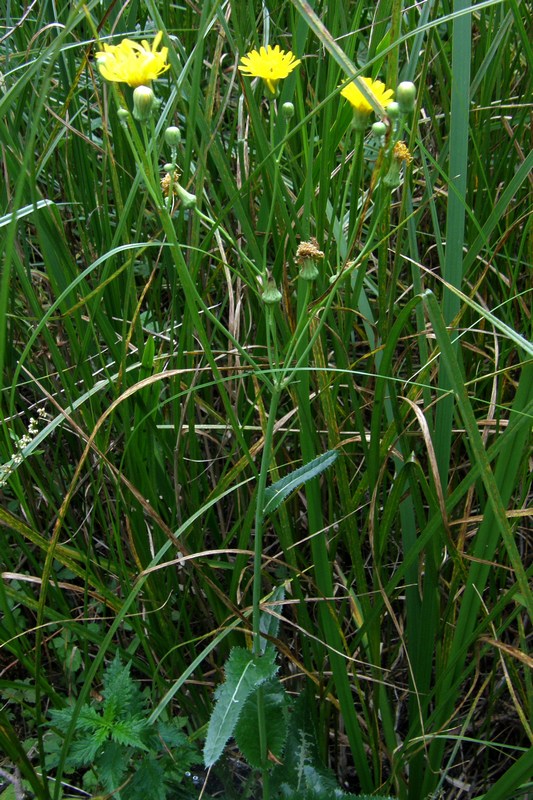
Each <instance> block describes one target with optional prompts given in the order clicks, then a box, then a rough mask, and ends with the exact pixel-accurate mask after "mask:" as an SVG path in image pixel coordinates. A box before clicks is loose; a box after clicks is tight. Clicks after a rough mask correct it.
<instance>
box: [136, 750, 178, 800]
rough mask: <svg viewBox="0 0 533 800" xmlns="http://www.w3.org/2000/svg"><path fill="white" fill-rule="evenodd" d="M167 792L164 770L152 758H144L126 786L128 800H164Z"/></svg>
mask: <svg viewBox="0 0 533 800" xmlns="http://www.w3.org/2000/svg"><path fill="white" fill-rule="evenodd" d="M167 791H168V790H167V786H166V785H165V772H164V770H163V769H162V767H161V766H160V764H158V763H157V761H156V760H155V759H154V758H145V759H144V760H143V761H142V762H141V764H140V765H139V767H138V769H137V770H136V772H135V775H134V776H133V780H132V781H131V783H130V784H128V798H129V800H145V798H147V797H149V798H150V800H165V798H166V797H167Z"/></svg>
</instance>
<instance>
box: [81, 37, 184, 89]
mask: <svg viewBox="0 0 533 800" xmlns="http://www.w3.org/2000/svg"><path fill="white" fill-rule="evenodd" d="M162 38H163V31H159V33H158V34H157V36H156V37H155V39H154V41H153V42H152V47H150V45H149V44H148V42H147V41H146V40H145V39H143V41H142V42H141V43H140V44H139V43H138V42H132V40H131V39H123V40H122V41H121V43H120V44H104V49H103V50H100V51H99V52H98V53H96V61H97V64H98V69H99V70H100V72H101V74H102V76H103V77H104V78H105V79H106V81H117V82H119V83H127V84H128V86H133V87H134V88H135V87H137V86H149V85H150V83H151V81H153V80H155V79H156V78H158V77H159V76H160V75H161V73H163V72H166V71H167V69H170V64H167V56H168V47H162V48H161V50H159V51H158V50H157V48H158V46H159V44H160V43H161V39H162Z"/></svg>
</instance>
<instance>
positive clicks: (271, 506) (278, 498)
mask: <svg viewBox="0 0 533 800" xmlns="http://www.w3.org/2000/svg"><path fill="white" fill-rule="evenodd" d="M338 456H339V453H338V451H337V450H328V451H327V453H323V454H322V455H321V456H317V458H313V460H312V461H309V463H308V464H304V466H303V467H299V468H298V469H295V470H294V472H290V473H289V474H288V475H285V477H284V478H280V480H279V481H276V482H275V483H273V484H272V486H269V487H268V488H267V490H266V491H265V509H264V511H265V514H271V513H272V512H273V511H275V510H276V509H277V508H279V506H280V505H281V503H282V502H283V501H284V500H285V498H286V497H287V495H289V494H290V493H291V492H294V491H295V490H296V489H298V488H299V487H300V486H303V484H304V483H307V481H310V480H311V479H312V478H316V477H317V475H320V474H321V473H322V472H324V470H325V469H327V468H328V467H331V465H332V464H334V463H335V461H336V460H337V458H338Z"/></svg>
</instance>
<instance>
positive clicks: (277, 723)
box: [235, 680, 288, 769]
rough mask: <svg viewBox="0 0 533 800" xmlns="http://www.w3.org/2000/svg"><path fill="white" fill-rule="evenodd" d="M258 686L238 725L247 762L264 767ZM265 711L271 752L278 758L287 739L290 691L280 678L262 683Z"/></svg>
mask: <svg viewBox="0 0 533 800" xmlns="http://www.w3.org/2000/svg"><path fill="white" fill-rule="evenodd" d="M257 691H258V690H257V689H256V690H255V691H254V692H252V694H251V695H250V696H249V698H248V700H247V701H246V703H245V704H244V708H243V711H242V714H241V716H240V717H239V720H238V722H237V726H236V728H235V739H236V741H237V745H238V747H239V750H240V751H241V752H242V754H243V756H244V757H245V759H246V760H247V762H248V763H249V764H250V765H251V766H252V767H256V768H257V769H261V767H262V766H263V764H262V761H261V746H260V741H259V727H258V721H257ZM261 691H262V692H263V704H264V713H265V723H266V725H265V727H266V736H267V751H268V753H271V754H272V755H273V756H274V757H275V758H276V759H277V760H278V761H279V760H280V759H281V757H282V755H283V747H284V745H285V741H286V739H287V702H288V700H287V694H286V692H285V690H284V688H283V686H282V685H281V683H280V682H279V681H278V680H274V681H269V682H268V683H267V684H266V685H265V684H263V685H262V686H261Z"/></svg>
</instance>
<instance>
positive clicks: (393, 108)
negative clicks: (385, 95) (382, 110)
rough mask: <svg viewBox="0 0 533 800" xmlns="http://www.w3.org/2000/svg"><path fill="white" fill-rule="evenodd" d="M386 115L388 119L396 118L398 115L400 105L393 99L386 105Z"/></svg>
mask: <svg viewBox="0 0 533 800" xmlns="http://www.w3.org/2000/svg"><path fill="white" fill-rule="evenodd" d="M387 116H388V117H389V119H398V117H399V116H400V105H399V103H396V102H395V101H394V100H393V101H392V103H389V104H388V105H387Z"/></svg>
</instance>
